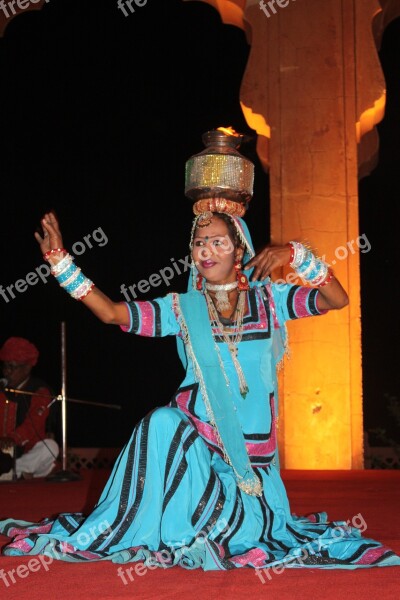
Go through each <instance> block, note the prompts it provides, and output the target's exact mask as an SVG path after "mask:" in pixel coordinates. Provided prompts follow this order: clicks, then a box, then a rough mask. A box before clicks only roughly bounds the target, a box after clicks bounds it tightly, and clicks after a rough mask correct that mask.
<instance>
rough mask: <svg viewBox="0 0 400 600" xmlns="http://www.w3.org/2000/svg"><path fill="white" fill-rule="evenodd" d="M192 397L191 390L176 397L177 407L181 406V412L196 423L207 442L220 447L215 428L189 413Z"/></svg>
mask: <svg viewBox="0 0 400 600" xmlns="http://www.w3.org/2000/svg"><path fill="white" fill-rule="evenodd" d="M191 395H192V392H191V391H190V390H187V391H185V392H181V393H180V394H178V395H177V396H176V403H177V405H178V406H179V408H180V409H181V411H182V412H184V413H185V415H188V416H189V417H190V418H191V419H192V421H193V422H194V424H195V426H196V429H197V431H198V432H199V433H200V435H202V436H203V437H204V438H205V439H206V440H208V441H209V442H211V443H212V444H215V445H216V446H218V440H217V435H216V433H215V430H214V428H213V427H212V426H211V425H208V424H207V423H203V421H200V419H197V417H195V416H194V415H193V414H192V413H191V412H190V411H189V408H188V405H189V401H190V397H191ZM218 447H219V446H218Z"/></svg>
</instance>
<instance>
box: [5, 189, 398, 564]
mask: <svg viewBox="0 0 400 600" xmlns="http://www.w3.org/2000/svg"><path fill="white" fill-rule="evenodd" d="M196 205H197V206H196ZM194 207H195V209H196V211H195V214H196V212H197V213H198V214H196V217H195V218H194V221H193V226H192V231H191V239H190V248H191V253H192V259H193V262H192V269H191V271H192V272H191V279H190V282H189V290H188V292H187V293H185V294H176V293H170V294H168V295H167V296H165V297H163V298H158V299H155V300H153V301H142V302H141V301H134V302H131V303H125V302H113V301H112V300H111V299H110V298H108V297H107V296H106V295H105V294H103V293H102V292H101V291H100V290H99V289H98V288H97V287H95V286H94V284H93V282H92V281H91V280H90V279H88V278H87V277H85V276H84V275H83V274H82V273H81V272H80V270H79V269H78V268H77V267H76V265H75V264H74V262H73V260H72V257H71V256H70V255H69V254H68V253H67V251H66V250H64V248H63V242H62V236H61V232H60V229H59V224H58V222H57V219H56V217H55V215H54V214H52V213H49V214H46V215H45V216H44V218H43V219H42V227H43V237H42V236H40V235H39V234H36V239H37V241H38V242H39V244H40V248H41V250H42V253H43V254H44V257H45V258H46V259H47V260H49V262H50V263H51V265H52V267H51V269H52V273H53V274H54V275H55V277H56V278H57V280H58V282H59V283H60V284H61V286H62V287H64V288H65V289H66V291H67V292H69V293H70V294H71V295H72V297H73V298H75V299H77V300H79V301H81V302H82V303H83V304H85V305H86V307H87V308H89V309H90V310H91V311H92V312H93V313H94V314H95V315H96V316H97V317H98V318H99V319H101V321H103V322H104V323H108V324H113V325H119V326H120V327H121V328H122V329H123V330H125V331H127V332H131V333H135V334H137V335H143V336H152V337H158V336H165V335H174V336H176V339H177V344H178V353H179V356H180V358H181V360H182V362H183V364H184V367H185V370H186V375H185V378H184V380H183V382H182V383H181V385H180V386H179V388H178V390H177V392H176V394H175V396H174V398H173V399H172V401H171V402H170V403H169V405H168V406H164V407H161V408H157V409H155V410H153V411H152V412H150V413H149V414H148V415H147V416H146V417H144V418H143V419H142V420H141V421H140V422H139V423H138V424H137V425H136V426H135V428H134V430H133V434H132V437H131V439H130V440H129V441H128V443H127V444H126V445H125V447H124V448H123V450H122V452H121V454H120V456H119V458H118V460H117V462H116V464H115V466H114V469H113V472H112V474H111V476H110V478H109V480H108V482H107V484H106V486H105V489H104V490H103V492H102V494H101V497H100V499H99V501H98V503H97V504H96V506H95V508H94V509H93V511H92V512H91V514H89V515H88V516H84V515H82V514H61V515H59V517H58V518H57V519H56V520H54V521H51V520H44V521H43V522H41V523H38V524H32V523H26V522H16V521H13V520H12V519H8V520H7V521H3V522H2V523H0V530H1V531H2V532H3V533H4V534H5V535H8V536H9V537H10V538H13V540H12V541H11V542H10V543H9V544H8V545H6V546H5V548H4V549H3V553H4V554H6V555H15V554H47V555H50V556H52V557H54V558H58V559H61V560H66V561H93V560H112V561H114V562H118V563H126V562H134V561H138V560H144V561H145V562H146V564H147V565H150V564H152V565H158V566H163V567H169V566H174V565H180V566H183V567H186V568H196V567H201V568H203V569H204V570H212V569H220V570H221V569H222V570H227V569H234V568H238V567H243V566H247V567H253V568H256V569H259V568H264V567H269V566H275V565H285V566H287V567H313V568H315V567H321V568H347V569H352V568H357V567H370V566H374V565H377V566H386V565H400V558H399V557H398V556H396V555H395V554H394V553H393V552H392V551H391V550H390V549H389V548H386V547H384V546H382V545H381V544H380V543H379V542H376V541H374V540H371V539H366V538H362V537H361V533H360V530H359V529H357V528H355V527H351V526H349V525H347V524H346V523H345V522H334V523H332V522H329V521H328V520H327V515H326V514H325V513H315V514H312V515H308V516H307V517H296V516H294V515H292V514H291V511H290V506H289V501H288V498H287V495H286V491H285V488H284V485H283V482H282V480H281V477H280V473H279V465H278V456H277V436H276V421H277V413H278V405H277V377H276V371H277V367H278V365H279V363H280V361H281V359H282V357H283V354H284V351H285V346H286V331H285V322H286V321H288V320H289V319H297V318H301V317H308V316H313V315H320V314H322V313H325V312H327V311H328V310H332V309H340V308H342V307H344V306H345V305H346V304H347V302H348V298H347V294H346V292H345V291H344V289H343V288H342V286H341V285H340V283H339V281H338V280H337V279H336V277H334V275H333V273H332V271H330V269H329V268H328V266H327V265H326V264H325V263H323V262H322V261H321V260H319V259H317V258H316V257H315V256H314V255H313V254H312V253H311V251H310V250H308V249H307V248H305V247H304V246H303V245H302V244H300V243H298V242H290V243H289V244H287V245H285V246H272V247H268V248H266V249H264V251H263V252H262V253H261V254H260V255H258V256H256V257H254V251H253V246H252V241H251V238H250V234H249V232H248V229H247V226H246V224H245V222H244V221H243V220H242V219H241V218H240V217H238V216H236V215H237V204H236V203H235V202H232V201H229V200H224V199H220V198H213V199H206V200H202V201H201V202H200V204H198V203H196V204H195V205H194ZM249 261H250V262H249ZM242 262H244V263H247V266H248V267H249V270H248V273H249V275H250V281H249V279H248V278H247V277H246V274H245V273H244V272H243V270H242V267H241V263H242ZM288 263H289V264H290V265H291V266H292V267H293V268H294V269H295V270H296V272H297V273H298V274H299V277H301V278H302V280H303V282H307V285H304V286H300V285H286V284H275V283H272V282H271V280H270V279H269V277H267V276H266V275H267V274H269V273H270V272H271V270H273V269H275V268H277V267H280V266H284V265H286V264H288ZM251 269H254V271H251ZM251 275H253V277H251ZM259 277H261V281H258V280H257V279H258V278H259Z"/></svg>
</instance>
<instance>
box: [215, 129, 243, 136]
mask: <svg viewBox="0 0 400 600" xmlns="http://www.w3.org/2000/svg"><path fill="white" fill-rule="evenodd" d="M217 131H222V132H223V133H225V135H233V136H235V137H240V133H237V132H236V131H235V130H234V129H233V127H217Z"/></svg>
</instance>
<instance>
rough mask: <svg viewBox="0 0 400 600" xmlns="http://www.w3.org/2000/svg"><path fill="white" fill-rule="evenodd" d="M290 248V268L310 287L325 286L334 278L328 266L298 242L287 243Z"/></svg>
mask: <svg viewBox="0 0 400 600" xmlns="http://www.w3.org/2000/svg"><path fill="white" fill-rule="evenodd" d="M289 245H290V246H291V256H290V262H289V264H290V266H291V267H292V268H293V269H294V270H295V271H296V273H297V274H298V275H299V277H301V278H302V279H303V280H304V281H306V282H307V283H309V284H310V285H312V286H317V287H321V286H322V285H327V284H328V283H329V282H330V281H331V280H332V278H333V277H334V275H333V271H332V269H331V268H330V267H329V265H328V264H327V263H326V262H324V261H323V260H321V259H320V258H317V257H316V256H315V255H314V254H313V252H312V251H311V250H309V249H308V248H306V246H304V244H301V243H300V242H293V241H291V242H289Z"/></svg>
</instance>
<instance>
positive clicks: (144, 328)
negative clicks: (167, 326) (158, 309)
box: [137, 302, 154, 337]
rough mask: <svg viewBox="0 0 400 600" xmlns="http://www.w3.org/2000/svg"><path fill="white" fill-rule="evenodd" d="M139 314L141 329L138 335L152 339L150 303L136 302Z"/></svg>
mask: <svg viewBox="0 0 400 600" xmlns="http://www.w3.org/2000/svg"><path fill="white" fill-rule="evenodd" d="M137 307H138V309H139V311H140V314H141V321H142V323H141V328H140V331H138V333H139V335H146V336H148V337H152V336H153V335H154V333H153V332H154V310H153V307H152V305H151V304H150V302H137Z"/></svg>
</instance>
